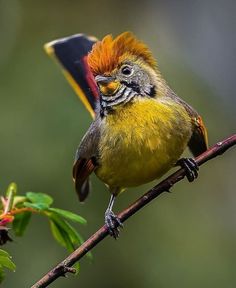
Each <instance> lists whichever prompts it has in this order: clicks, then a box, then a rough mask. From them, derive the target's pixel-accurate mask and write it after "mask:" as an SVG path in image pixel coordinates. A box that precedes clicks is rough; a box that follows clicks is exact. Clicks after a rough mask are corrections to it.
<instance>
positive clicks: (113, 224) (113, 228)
mask: <svg viewBox="0 0 236 288" xmlns="http://www.w3.org/2000/svg"><path fill="white" fill-rule="evenodd" d="M105 224H106V225H107V227H108V231H109V234H110V235H111V236H112V237H114V238H115V239H117V238H118V237H119V234H120V230H119V228H118V227H123V224H122V223H121V221H120V219H119V218H118V216H117V215H115V214H114V213H113V211H111V210H107V211H106V212H105Z"/></svg>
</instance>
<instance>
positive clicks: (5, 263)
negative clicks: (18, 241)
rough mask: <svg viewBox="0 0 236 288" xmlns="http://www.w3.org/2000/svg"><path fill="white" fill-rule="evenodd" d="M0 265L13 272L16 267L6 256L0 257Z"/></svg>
mask: <svg viewBox="0 0 236 288" xmlns="http://www.w3.org/2000/svg"><path fill="white" fill-rule="evenodd" d="M0 265H2V266H3V267H6V268H8V269H10V270H13V271H14V270H15V269H16V265H15V264H14V263H13V262H12V261H11V259H10V258H9V257H6V256H0Z"/></svg>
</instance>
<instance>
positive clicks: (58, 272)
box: [31, 134, 236, 288]
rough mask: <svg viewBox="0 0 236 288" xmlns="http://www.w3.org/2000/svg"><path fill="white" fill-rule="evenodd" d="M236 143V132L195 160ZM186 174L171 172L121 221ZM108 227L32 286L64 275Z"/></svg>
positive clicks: (205, 158) (199, 161)
mask: <svg viewBox="0 0 236 288" xmlns="http://www.w3.org/2000/svg"><path fill="white" fill-rule="evenodd" d="M234 145H236V134H235V135H232V136H231V137H229V138H227V139H225V140H223V141H221V142H218V143H217V144H215V145H214V146H213V147H211V148H210V149H208V150H207V151H206V152H204V153H202V154H201V155H199V156H198V157H197V158H196V159H195V160H196V162H197V164H198V165H199V166H200V165H202V164H204V163H205V162H207V161H209V160H211V159H213V158H215V157H216V156H218V155H221V154H223V153H224V152H225V151H226V150H228V149H229V148H230V147H232V146H234ZM184 176H185V171H184V170H183V169H179V170H178V171H176V172H175V173H173V174H171V175H170V176H169V177H167V178H166V179H165V180H163V181H162V182H160V183H159V184H157V185H156V186H155V187H153V188H152V189H151V190H149V191H148V192H147V193H145V194H144V195H143V196H142V197H140V198H139V199H138V200H136V201H135V202H134V203H133V204H131V205H130V206H129V207H128V208H126V209H125V210H123V211H122V212H121V213H119V214H118V217H119V218H120V221H121V222H124V221H125V220H127V219H128V218H129V217H131V216H132V215H133V214H135V213H136V212H137V211H139V210H140V209H141V208H142V207H144V206H145V205H146V204H148V203H149V202H150V201H152V200H153V199H154V198H156V197H157V196H159V195H160V194H162V193H163V192H166V191H169V190H170V188H171V187H172V186H173V185H174V184H175V183H177V182H179V181H180V180H181V179H183V178H184ZM108 234H109V233H108V229H107V227H106V226H105V225H104V226H102V227H101V228H100V229H99V230H98V231H97V232H95V233H94V234H93V235H92V236H91V237H90V238H89V239H88V240H87V241H85V242H84V243H83V244H82V245H81V246H80V247H79V248H78V249H76V250H75V251H74V252H73V253H71V254H70V255H69V256H68V257H67V258H66V259H65V260H63V261H62V262H61V263H59V264H58V265H57V266H56V267H54V268H53V269H52V270H51V271H50V272H48V273H47V274H46V275H45V276H43V278H41V279H40V280H39V281H38V282H37V283H35V284H34V285H33V286H32V287H31V288H43V287H47V286H48V285H49V284H50V283H52V282H53V281H55V280H56V279H57V278H58V277H60V276H63V275H64V274H65V271H68V270H67V268H68V267H71V266H72V265H74V264H75V262H77V261H78V260H79V259H81V258H82V257H83V256H84V255H85V254H86V253H87V252H88V251H90V250H91V249H92V248H93V247H94V246H96V245H97V244H98V243H99V242H101V241H102V240H103V239H104V238H105V237H106V236H107V235H108Z"/></svg>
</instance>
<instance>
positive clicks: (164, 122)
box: [46, 32, 208, 238]
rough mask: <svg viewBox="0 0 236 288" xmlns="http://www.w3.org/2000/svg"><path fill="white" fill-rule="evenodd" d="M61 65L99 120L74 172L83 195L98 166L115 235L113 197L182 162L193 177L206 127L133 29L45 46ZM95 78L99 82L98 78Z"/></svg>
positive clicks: (87, 137)
mask: <svg viewBox="0 0 236 288" xmlns="http://www.w3.org/2000/svg"><path fill="white" fill-rule="evenodd" d="M46 50H47V52H48V53H49V54H50V55H54V56H55V57H56V58H57V59H58V60H59V62H60V63H61V64H62V65H63V67H64V71H65V74H66V77H67V79H68V80H69V82H70V83H71V84H72V86H73V87H74V88H75V90H76V92H77V93H78V95H79V96H80V97H81V99H82V101H83V103H84V104H85V106H86V107H87V109H88V110H89V111H90V113H91V114H92V116H94V120H93V122H92V124H91V126H90V127H89V129H88V131H87V133H86V134H85V135H84V137H83V139H82V140H81V143H80V145H79V147H78V149H77V152H76V156H75V162H74V166H73V179H74V183H75V188H76V191H77V193H78V196H79V199H80V201H84V200H85V198H86V197H87V195H88V193H89V190H90V183H89V175H90V174H91V173H92V172H95V174H96V175H97V177H98V178H99V179H101V181H103V182H104V183H105V184H106V186H107V187H108V189H109V191H110V193H111V199H110V202H109V205H108V208H107V210H106V212H105V223H106V225H107V226H108V229H109V233H110V234H111V235H112V236H113V237H114V238H117V237H118V236H119V228H118V226H122V223H121V222H120V220H119V218H118V217H117V216H116V215H115V214H114V213H113V211H112V207H113V204H114V200H115V198H116V197H117V196H118V195H119V194H120V193H122V192H123V191H125V190H126V188H128V187H134V186H139V185H142V184H144V183H148V182H150V181H153V180H155V179H158V178H160V177H161V176H163V175H164V174H165V173H166V172H167V171H168V170H169V169H171V168H172V167H174V166H176V165H180V166H181V167H182V168H184V169H185V170H186V176H187V178H188V180H189V181H193V180H194V179H195V178H196V177H197V176H198V166H197V164H196V162H195V161H194V159H192V158H181V159H180V157H181V155H182V153H183V151H184V150H185V148H186V147H187V146H188V147H189V148H190V150H191V152H192V153H193V155H194V156H197V155H199V154H201V153H202V152H204V151H205V150H206V149H207V145H208V144H207V143H208V140H207V131H206V128H205V126H204V124H203V121H202V119H201V117H200V116H199V114H198V113H197V112H196V111H195V110H194V109H193V108H192V107H191V106H190V105H188V104H187V103H186V102H185V101H183V100H182V99H180V98H179V97H178V96H177V95H176V94H175V93H174V92H173V91H172V90H171V88H170V87H169V86H168V85H167V83H166V81H165V80H164V79H163V77H162V75H161V73H160V71H159V69H158V66H157V63H156V60H155V59H154V57H153V56H152V53H151V51H150V50H149V49H148V47H147V46H146V45H145V44H144V43H143V42H141V41H140V40H138V39H137V38H136V37H135V36H134V35H133V34H132V33H131V32H124V33H122V34H121V35H119V36H117V37H116V38H113V37H112V36H111V35H107V36H106V37H104V38H103V40H102V41H96V40H95V39H94V38H92V39H91V38H89V37H86V36H84V35H74V36H71V37H68V38H64V39H61V40H56V41H54V42H51V43H49V44H47V45H46ZM94 80H95V82H96V83H95V82H94Z"/></svg>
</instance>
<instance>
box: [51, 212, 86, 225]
mask: <svg viewBox="0 0 236 288" xmlns="http://www.w3.org/2000/svg"><path fill="white" fill-rule="evenodd" d="M48 210H50V211H52V212H55V213H56V214H58V215H60V216H62V217H64V218H66V219H68V220H71V221H74V222H79V223H81V224H86V223H87V221H86V220H85V219H84V218H83V217H81V216H80V215H77V214H75V213H72V212H70V211H67V210H63V209H58V208H49V209H48Z"/></svg>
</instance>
